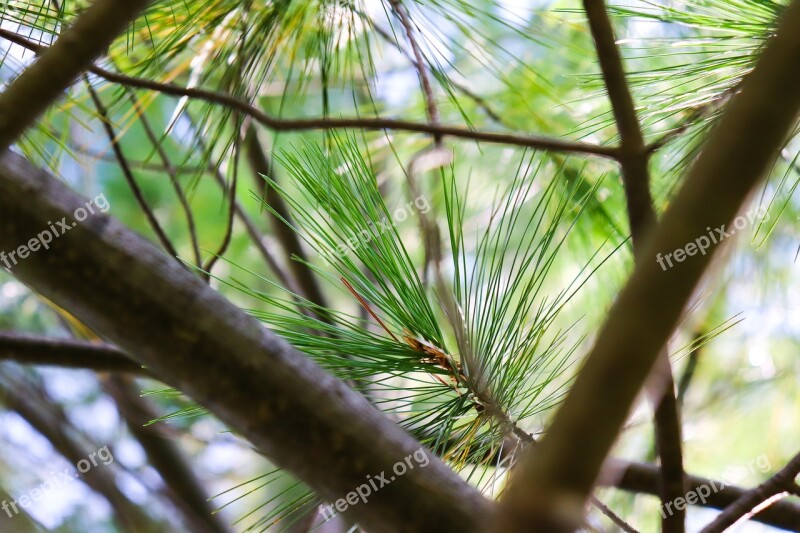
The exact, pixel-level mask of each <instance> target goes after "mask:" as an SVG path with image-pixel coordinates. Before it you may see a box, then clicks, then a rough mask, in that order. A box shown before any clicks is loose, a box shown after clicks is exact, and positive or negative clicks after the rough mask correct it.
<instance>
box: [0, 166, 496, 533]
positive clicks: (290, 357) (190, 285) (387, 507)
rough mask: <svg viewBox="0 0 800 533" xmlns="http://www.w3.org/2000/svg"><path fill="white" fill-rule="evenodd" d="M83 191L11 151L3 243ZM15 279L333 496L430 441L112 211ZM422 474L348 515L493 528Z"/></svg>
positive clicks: (481, 505)
mask: <svg viewBox="0 0 800 533" xmlns="http://www.w3.org/2000/svg"><path fill="white" fill-rule="evenodd" d="M86 203H87V202H85V201H84V200H83V199H82V198H81V197H79V196H78V195H77V194H75V193H74V192H72V191H71V190H69V189H68V188H67V187H66V186H65V185H64V184H63V183H61V182H59V181H57V180H55V179H54V178H52V177H51V176H49V175H48V174H47V173H45V172H43V171H41V170H38V169H36V168H34V167H32V166H31V165H30V164H29V163H28V162H27V161H26V160H25V159H24V158H22V157H20V156H18V155H16V154H13V153H11V152H6V153H5V154H4V155H2V156H0V250H12V249H14V248H17V247H18V246H20V245H21V244H24V243H26V242H28V241H29V240H30V239H31V238H32V237H34V236H36V235H37V233H39V232H42V231H43V230H45V229H47V228H48V221H63V220H64V219H66V221H67V224H68V225H69V224H70V222H69V221H71V220H73V215H74V213H75V211H76V209H79V208H81V207H82V206H85V204H86ZM12 273H13V275H14V276H16V277H17V278H18V279H19V280H20V281H22V282H24V283H26V284H28V285H29V286H31V287H33V288H34V289H36V290H37V291H38V292H40V293H41V294H43V295H44V296H46V297H47V298H49V299H51V300H52V301H54V302H55V303H57V304H58V305H60V306H62V307H64V308H65V309H68V310H69V311H70V312H71V313H72V314H74V315H75V316H76V317H77V318H78V319H80V320H81V321H82V322H83V323H85V324H86V325H87V326H88V327H90V328H92V330H93V331H95V332H97V333H98V334H99V335H101V336H102V337H104V338H105V339H106V340H108V341H110V342H113V343H115V344H116V345H118V346H119V347H120V348H121V349H123V350H124V351H126V352H127V353H130V354H135V355H134V357H136V358H137V361H138V362H139V363H141V364H143V365H145V366H147V367H148V369H149V370H150V371H151V372H152V373H153V374H154V375H156V376H158V377H159V379H162V380H163V381H164V382H166V383H168V384H170V385H172V386H175V387H177V388H178V389H180V390H182V391H184V392H185V393H186V394H188V395H189V396H191V397H192V398H194V399H195V400H197V401H198V402H200V403H201V404H203V405H204V406H205V407H207V408H208V409H209V410H211V411H212V412H214V413H215V414H216V415H217V416H218V417H219V418H220V419H221V420H223V421H224V422H225V423H227V424H229V425H230V427H231V428H232V429H233V430H235V431H237V432H239V433H240V434H242V435H243V436H245V437H246V438H248V439H250V441H251V442H252V443H253V444H254V445H255V446H256V447H258V448H259V449H260V450H261V451H263V452H264V453H265V454H266V455H267V456H268V457H270V459H272V460H273V461H274V462H275V463H276V464H277V465H279V466H281V467H283V468H286V469H288V470H289V471H290V472H292V473H293V474H295V475H296V476H297V477H298V478H299V479H301V480H302V481H304V482H305V483H307V484H308V485H309V486H311V487H312V488H314V489H315V490H316V491H317V492H318V493H319V494H320V495H321V496H322V497H323V498H325V499H326V500H328V501H329V502H333V501H335V500H337V499H340V498H344V497H345V496H346V495H347V493H349V492H351V491H354V490H355V489H356V488H357V487H359V486H361V485H364V484H365V483H367V481H366V478H367V476H373V478H374V477H375V476H377V475H380V474H382V473H383V472H386V477H387V479H388V478H389V477H390V476H391V475H393V474H392V467H393V465H394V464H395V463H397V462H402V461H404V459H405V458H406V457H408V456H409V455H410V454H413V453H414V451H415V450H418V449H419V448H420V444H419V443H418V442H416V441H415V440H414V439H413V438H411V437H410V436H409V435H408V434H407V433H406V432H404V431H403V430H402V429H400V428H399V427H398V426H396V425H395V424H393V423H391V422H390V421H389V420H388V419H387V418H386V417H385V416H384V415H383V414H382V413H380V412H379V411H378V410H377V409H375V408H374V407H373V406H371V405H370V404H369V403H368V402H367V401H366V400H365V399H364V398H363V397H362V396H360V395H358V394H357V393H355V392H354V391H352V390H351V389H349V388H347V387H346V386H345V385H344V384H343V383H342V382H341V381H339V380H337V379H335V378H333V377H332V376H330V375H328V374H326V373H325V372H323V371H322V370H321V369H320V368H319V367H318V366H316V365H315V364H314V363H313V362H312V361H311V360H310V359H309V358H308V357H306V356H304V355H303V354H301V353H299V352H298V351H296V350H295V349H294V348H292V347H291V346H290V345H289V344H288V343H286V342H285V341H284V340H283V339H281V338H279V337H277V336H276V335H274V334H273V333H271V332H270V331H268V330H267V329H266V328H264V327H263V326H262V325H261V324H259V323H258V322H257V321H256V320H255V319H253V318H252V317H250V316H248V315H246V314H245V313H244V312H243V311H242V310H240V309H238V308H237V307H235V306H233V305H232V304H230V303H229V302H228V301H227V300H225V299H224V298H223V297H222V296H220V295H219V294H217V293H216V292H215V291H213V290H212V289H210V288H209V287H208V286H206V285H205V284H204V283H203V282H202V281H201V280H200V279H198V278H197V277H195V276H194V275H192V274H191V273H189V272H187V271H186V270H185V269H184V268H183V267H181V266H179V265H177V264H176V262H175V261H174V260H173V259H172V258H169V257H167V256H165V255H164V254H163V253H162V252H161V251H159V250H158V249H157V248H156V247H155V246H154V245H153V244H151V243H149V242H147V241H145V240H144V239H143V238H141V237H140V236H138V235H137V234H135V233H133V232H132V231H130V230H128V229H126V228H125V227H123V226H122V225H121V224H120V223H119V222H117V221H116V220H114V219H113V218H111V217H109V216H106V215H104V214H101V213H96V214H94V215H91V216H90V217H88V218H87V219H86V220H85V221H83V222H81V223H80V224H78V223H75V226H73V227H71V228H70V229H69V230H68V232H66V233H65V234H63V235H62V236H60V237H58V238H55V239H53V241H52V243H50V245H49V249H48V250H43V249H42V250H39V251H38V252H35V253H33V254H31V255H30V256H29V257H27V258H24V259H22V260H20V261H19V262H18V264H17V265H15V266H13V268H12ZM426 454H427V455H428V457H429V458H430V464H428V465H427V466H426V467H424V468H422V467H418V468H414V469H409V470H408V472H407V473H405V474H404V475H402V476H397V478H396V480H394V481H392V482H391V483H390V484H389V485H386V486H384V487H382V488H381V489H380V490H379V491H375V492H374V493H373V494H371V495H370V496H369V498H368V503H363V502H358V503H357V504H354V505H353V504H351V505H349V506H348V508H347V510H346V512H345V515H346V516H348V517H349V518H351V519H352V520H354V521H356V522H358V523H360V524H361V525H363V526H364V527H365V528H367V529H371V530H374V531H388V532H391V531H401V530H402V531H443V532H446V531H459V532H469V531H478V530H479V529H481V528H482V527H483V526H484V525H485V523H486V520H487V519H488V517H489V516H490V512H491V510H492V505H491V503H490V502H488V501H487V500H486V499H484V498H483V497H482V496H481V495H480V493H479V492H478V491H476V490H475V489H473V488H471V487H470V486H469V485H467V484H466V483H465V482H463V481H462V480H461V479H460V478H459V477H458V476H457V475H456V474H455V473H454V472H453V471H452V470H450V469H449V468H448V467H447V466H446V465H445V464H444V463H442V462H441V461H440V460H439V459H438V458H436V457H434V456H433V455H432V454H430V453H429V452H426Z"/></svg>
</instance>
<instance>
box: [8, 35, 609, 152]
mask: <svg viewBox="0 0 800 533" xmlns="http://www.w3.org/2000/svg"><path fill="white" fill-rule="evenodd" d="M0 36H2V37H3V38H4V39H7V40H9V41H11V42H13V43H16V44H18V45H20V46H24V47H25V48H28V49H30V50H33V51H35V52H36V53H40V52H42V51H43V50H45V49H47V47H45V46H41V45H39V44H37V43H34V42H32V41H30V40H28V39H26V38H25V37H23V36H21V35H18V34H16V33H14V32H11V31H9V30H6V29H2V28H0ZM87 70H88V71H89V72H91V73H92V74H95V75H97V76H100V77H101V78H103V79H105V80H107V81H110V82H113V83H118V84H120V85H123V86H126V87H135V88H139V89H146V90H150V91H156V92H160V93H163V94H167V95H170V96H177V97H187V98H192V99H196V100H202V101H205V102H209V103H212V104H218V105H222V106H225V107H228V108H230V109H232V110H234V111H239V112H240V113H242V114H244V115H247V116H249V117H251V118H253V119H254V120H256V121H257V122H259V123H260V124H262V125H263V126H266V127H267V128H269V129H271V130H274V131H294V132H297V131H310V130H332V129H353V128H356V129H364V130H397V131H407V132H415V133H427V134H430V135H434V136H435V135H439V136H449V137H455V138H461V139H470V140H474V141H482V142H488V143H498V144H509V145H514V146H525V147H528V148H538V149H540V150H549V151H554V152H575V153H582V154H590V155H597V156H601V157H606V158H612V159H613V158H616V157H617V156H618V149H617V148H615V147H608V146H598V145H594V144H588V143H581V142H571V141H562V140H560V139H550V138H546V137H539V136H535V135H522V134H516V133H502V132H491V131H477V130H469V129H465V128H461V127H458V126H447V125H438V124H425V123H419V122H409V121H406V120H396V119H390V118H338V119H337V118H301V119H281V118H276V117H273V116H270V115H268V114H266V113H264V112H263V111H261V110H260V109H258V108H256V107H254V106H252V105H250V104H249V103H247V102H245V101H243V100H239V99H237V98H235V97H233V96H230V95H227V94H224V93H220V92H215V91H210V90H207V89H198V88H193V87H183V86H180V85H176V84H172V83H159V82H155V81H150V80H145V79H141V78H133V77H130V76H126V75H124V74H118V73H116V72H112V71H110V70H106V69H104V68H101V67H98V66H87Z"/></svg>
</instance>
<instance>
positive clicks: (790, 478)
mask: <svg viewBox="0 0 800 533" xmlns="http://www.w3.org/2000/svg"><path fill="white" fill-rule="evenodd" d="M798 474H800V453H798V454H797V455H795V456H794V457H793V458H792V460H791V461H789V462H788V463H787V464H786V466H784V467H783V468H781V469H780V470H779V471H778V473H776V474H775V475H774V476H772V477H771V478H769V479H768V480H766V481H765V482H763V483H762V484H760V485H759V486H758V487H756V488H754V489H753V490H751V491H748V492H746V493H745V494H742V496H741V497H740V498H739V499H738V500H736V501H735V502H733V503H732V504H731V505H729V506H728V507H726V508H725V510H724V511H722V512H721V513H720V514H718V515H717V517H716V518H715V519H714V521H713V522H711V523H710V524H708V525H707V526H706V527H704V528H703V530H702V532H701V533H721V532H722V531H725V530H726V529H728V528H729V527H731V526H733V525H734V524H736V523H738V522H740V521H744V520H749V519H750V518H752V517H753V516H754V515H756V514H757V513H759V512H761V511H762V510H763V509H765V508H767V507H768V505H769V503H772V501H774V500H772V501H771V499H772V498H773V497H775V496H777V495H779V494H781V493H784V492H794V490H795V487H797V485H796V484H795V481H794V479H795V478H796V477H797V475H798ZM763 504H766V505H767V507H765V506H764V505H763ZM796 525H798V524H795V526H796Z"/></svg>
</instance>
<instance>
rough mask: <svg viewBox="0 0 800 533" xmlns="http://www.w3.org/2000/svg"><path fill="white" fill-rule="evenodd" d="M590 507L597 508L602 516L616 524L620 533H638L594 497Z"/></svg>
mask: <svg viewBox="0 0 800 533" xmlns="http://www.w3.org/2000/svg"><path fill="white" fill-rule="evenodd" d="M591 501H592V505H594V506H595V507H597V508H598V509H599V510H600V511H602V512H603V514H604V515H606V516H607V517H609V518H610V519H611V521H612V522H614V523H615V524H617V526H619V527H620V529H622V531H627V532H628V533H639V532H638V531H637V530H636V529H634V528H633V526H631V525H630V524H629V523H627V522H626V521H625V520H623V519H622V518H621V517H620V516H619V515H618V514H617V513H615V512H614V511H612V510H611V508H609V507H608V506H607V505H606V504H604V503H603V502H602V501H600V499H598V498H597V497H596V496H592V499H591Z"/></svg>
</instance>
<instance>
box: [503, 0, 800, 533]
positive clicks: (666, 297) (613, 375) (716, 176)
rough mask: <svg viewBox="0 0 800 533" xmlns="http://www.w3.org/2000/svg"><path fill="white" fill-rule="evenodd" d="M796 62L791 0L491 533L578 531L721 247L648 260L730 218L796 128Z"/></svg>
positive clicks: (798, 51) (797, 7)
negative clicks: (669, 261)
mask: <svg viewBox="0 0 800 533" xmlns="http://www.w3.org/2000/svg"><path fill="white" fill-rule="evenodd" d="M799 60H800V1H795V2H792V3H791V4H790V5H789V7H787V9H786V11H785V12H784V14H783V17H782V21H781V24H780V27H779V29H778V32H777V34H776V35H775V37H773V38H772V39H771V41H770V42H769V43H768V45H767V46H766V47H765V50H764V52H763V53H762V55H761V57H760V59H759V61H758V63H757V65H756V68H755V69H754V70H753V72H752V73H751V74H750V75H749V76H748V77H747V79H746V80H745V81H744V84H743V87H742V91H741V92H740V93H738V94H736V95H735V96H734V97H733V98H732V100H731V103H730V105H729V108H728V109H727V110H726V112H725V114H724V115H723V117H722V119H721V120H720V121H719V123H717V125H716V127H715V128H714V129H713V131H712V133H711V134H710V136H709V140H708V142H707V144H706V146H705V149H704V150H703V152H702V153H701V155H700V156H699V158H698V159H697V160H696V161H695V163H694V165H693V166H692V168H691V170H690V171H689V173H688V175H687V176H686V177H685V179H684V180H683V183H684V185H683V187H682V188H681V190H680V192H679V193H678V195H677V197H676V198H675V199H674V200H673V202H672V203H671V204H670V207H669V209H668V210H667V212H666V213H665V215H664V217H663V219H662V222H661V224H660V225H659V227H658V228H657V230H656V231H655V232H654V234H653V235H652V237H651V238H650V239H648V240H647V241H646V244H645V248H644V252H643V253H642V254H640V257H641V258H642V260H641V261H638V262H637V264H636V267H635V269H634V272H633V274H632V276H631V278H630V280H629V282H628V283H627V285H626V287H625V288H624V289H623V291H622V292H621V294H620V295H619V297H618V298H617V300H616V302H615V304H614V305H613V307H612V308H611V310H610V312H609V315H608V319H607V322H606V323H605V325H604V326H603V328H602V329H601V331H600V333H599V334H598V337H597V340H596V342H595V345H594V347H593V349H592V350H591V352H590V354H589V356H588V358H587V360H586V363H585V365H584V367H583V369H582V370H581V372H580V374H579V375H578V377H577V379H576V381H575V383H574V385H573V387H572V390H571V391H570V393H569V395H568V396H567V399H566V401H565V402H564V404H562V406H561V408H560V410H559V412H558V414H557V415H556V417H555V419H554V421H553V424H552V426H551V428H550V429H549V431H548V433H547V435H546V436H545V438H544V439H543V441H542V443H541V445H540V446H537V449H536V453H535V454H531V453H529V454H528V457H527V459H526V460H525V461H524V464H523V465H521V468H519V470H518V471H517V472H516V475H515V477H514V479H512V482H511V487H510V488H509V489H508V490H507V492H506V495H505V502H504V511H503V512H502V513H500V514H499V518H500V520H499V523H498V525H499V529H500V530H514V529H516V528H520V527H521V526H522V525H524V526H525V527H527V528H529V529H530V528H531V527H533V528H541V529H542V530H548V531H553V532H557V531H572V530H573V529H574V528H576V527H579V526H580V524H581V516H582V514H583V504H584V502H585V501H586V499H587V498H588V496H589V494H590V493H591V489H592V486H593V485H594V483H595V481H596V480H597V477H598V473H599V471H600V468H601V466H602V464H603V460H604V458H605V457H606V455H607V454H608V452H609V450H610V449H611V446H612V445H613V443H614V440H615V439H616V437H617V434H618V433H619V430H620V428H621V427H622V425H623V423H624V421H625V419H626V417H627V414H628V411H629V410H630V408H631V406H632V404H633V402H634V400H635V399H636V396H637V394H638V392H639V390H640V388H641V386H642V384H643V383H644V381H645V379H646V377H647V375H648V373H649V372H650V370H651V368H652V366H653V363H654V362H655V360H656V358H657V356H658V354H659V352H660V350H662V349H663V347H664V345H665V343H666V341H667V339H668V337H669V335H670V334H671V332H672V331H673V329H674V328H675V326H676V325H677V323H678V320H679V317H680V314H681V311H682V310H683V308H684V306H685V305H686V302H687V301H688V300H689V298H690V297H691V294H692V292H693V290H694V288H695V286H696V285H697V284H698V282H699V281H700V278H701V277H702V275H703V273H704V272H705V270H706V269H707V267H708V265H709V263H710V261H711V258H712V255H713V252H714V251H716V248H719V247H716V248H715V249H714V250H712V251H711V253H708V254H706V255H694V256H692V257H690V258H688V259H689V260H688V261H685V262H682V263H676V265H675V267H674V268H672V269H668V270H662V268H661V267H659V265H658V263H657V262H656V259H657V256H658V257H660V255H658V254H663V253H669V252H671V251H673V250H677V249H681V248H683V247H684V246H685V245H686V244H687V243H690V242H692V241H693V240H694V239H695V238H697V237H698V236H700V235H706V234H708V232H709V231H710V229H707V228H711V227H715V228H716V227H718V226H720V224H729V223H730V222H731V221H732V220H733V218H734V217H735V216H736V214H737V212H738V211H739V210H740V209H741V207H742V205H743V204H744V203H745V201H746V199H747V197H748V195H750V194H751V193H752V191H753V190H754V188H755V187H756V186H757V184H758V183H759V181H760V179H761V178H762V176H763V175H764V174H765V173H766V170H767V168H768V167H769V165H770V164H771V163H772V162H773V161H774V159H775V156H776V155H777V152H778V150H779V148H780V146H781V145H782V144H783V143H784V142H785V139H786V137H787V135H788V134H789V132H790V130H791V129H792V127H793V126H794V125H795V123H796V117H797V114H798V111H799V110H800V72H798V71H797V70H796V69H793V68H791V66H792V65H794V64H796V63H797V62H798V61H799ZM720 191H724V194H720ZM611 383H613V386H610V385H609V384H611ZM601 398H602V401H599V399H601ZM598 420H602V421H603V423H602V424H598V423H597V421H598Z"/></svg>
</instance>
